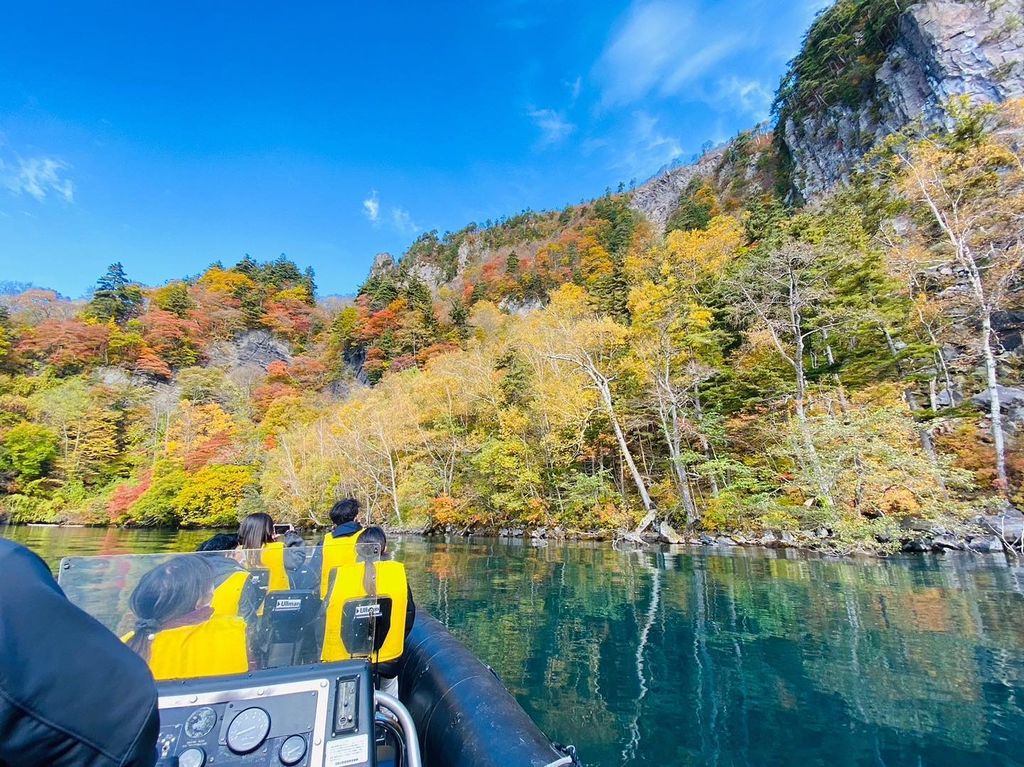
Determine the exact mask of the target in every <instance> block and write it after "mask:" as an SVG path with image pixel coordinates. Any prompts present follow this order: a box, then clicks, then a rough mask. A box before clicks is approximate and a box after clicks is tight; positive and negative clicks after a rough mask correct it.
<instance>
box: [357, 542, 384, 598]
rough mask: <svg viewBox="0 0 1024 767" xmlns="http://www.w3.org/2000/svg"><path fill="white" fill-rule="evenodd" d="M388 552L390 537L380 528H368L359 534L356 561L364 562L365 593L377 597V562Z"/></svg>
mask: <svg viewBox="0 0 1024 767" xmlns="http://www.w3.org/2000/svg"><path fill="white" fill-rule="evenodd" d="M387 550H388V537H387V535H386V534H385V533H384V530H383V529H382V528H380V527H368V528H366V529H365V530H363V532H361V533H360V534H359V539H358V540H357V541H356V559H357V561H359V562H364V563H365V566H364V567H363V591H365V592H366V593H367V594H368V595H369V596H371V597H375V596H377V564H376V562H377V560H379V559H382V558H383V556H384V552H386V551H387Z"/></svg>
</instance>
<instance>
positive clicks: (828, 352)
mask: <svg viewBox="0 0 1024 767" xmlns="http://www.w3.org/2000/svg"><path fill="white" fill-rule="evenodd" d="M821 340H823V341H824V342H825V358H826V359H827V360H828V366H829V367H830V368H834V367H835V366H836V358H835V355H833V354H832V344H831V342H830V341H829V340H828V330H827V329H826V328H822V329H821ZM832 379H833V380H834V381H835V382H836V390H837V391H838V392H839V409H840V410H842V411H843V412H844V413H848V412H849V411H850V403H849V402H847V401H846V389H845V388H843V381H842V379H841V378H839V373H838V372H833V373H832Z"/></svg>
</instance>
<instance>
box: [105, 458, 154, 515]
mask: <svg viewBox="0 0 1024 767" xmlns="http://www.w3.org/2000/svg"><path fill="white" fill-rule="evenodd" d="M151 481H152V475H151V474H150V472H148V471H146V472H143V474H142V476H141V477H139V481H138V483H137V484H134V485H127V484H126V485H118V486H117V487H116V488H114V492H113V494H112V495H111V496H110V501H109V502H108V503H107V516H108V517H109V518H110V521H111V522H121V521H123V520H124V519H125V518H126V517H127V516H128V509H129V508H131V505H132V504H133V503H135V502H136V501H137V500H139V497H140V496H141V495H142V494H143V493H144V492H146V491H147V490H149V485H150V483H151Z"/></svg>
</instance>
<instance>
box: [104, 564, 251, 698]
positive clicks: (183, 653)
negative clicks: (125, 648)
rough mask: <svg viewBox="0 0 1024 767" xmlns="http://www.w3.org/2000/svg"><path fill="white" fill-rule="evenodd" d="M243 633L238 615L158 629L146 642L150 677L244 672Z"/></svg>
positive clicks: (245, 647) (126, 638) (246, 655)
mask: <svg viewBox="0 0 1024 767" xmlns="http://www.w3.org/2000/svg"><path fill="white" fill-rule="evenodd" d="M232 577H233V576H232ZM245 633H246V632H245V621H244V620H242V619H241V618H239V617H237V616H227V615H216V614H215V615H214V616H213V617H212V618H210V619H209V620H207V621H203V622H202V623H198V624H196V625H194V626H179V627H178V628H173V629H164V630H163V631H158V632H157V633H156V635H155V636H154V637H153V640H152V641H151V642H150V643H149V668H150V671H152V672H153V678H154V679H156V680H157V681H161V680H164V679H194V678H196V677H203V676H221V675H222V674H244V673H245V672H246V671H248V670H249V652H248V645H247V643H246V636H245ZM134 634H135V632H129V633H128V634H126V635H125V636H124V637H122V641H124V642H128V641H130V640H131V638H132V637H133V636H134Z"/></svg>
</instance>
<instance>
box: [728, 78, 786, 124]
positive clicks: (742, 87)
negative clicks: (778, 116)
mask: <svg viewBox="0 0 1024 767" xmlns="http://www.w3.org/2000/svg"><path fill="white" fill-rule="evenodd" d="M774 98H775V95H774V94H773V93H772V89H771V88H769V87H768V86H766V85H765V84H764V83H762V82H761V81H760V80H743V79H741V78H739V77H736V76H733V77H729V78H727V79H725V80H721V81H720V82H719V83H718V90H717V93H716V94H715V101H717V102H720V103H721V105H722V106H724V107H726V108H728V109H732V110H734V111H742V112H745V113H747V114H749V115H751V116H753V117H754V119H755V120H757V121H758V122H763V121H765V120H767V119H768V115H769V112H770V111H771V107H772V100H773V99H774Z"/></svg>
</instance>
